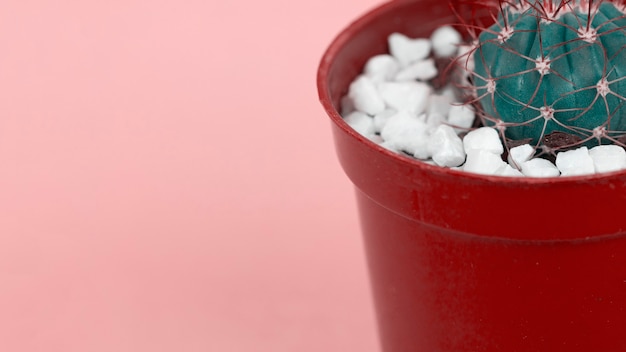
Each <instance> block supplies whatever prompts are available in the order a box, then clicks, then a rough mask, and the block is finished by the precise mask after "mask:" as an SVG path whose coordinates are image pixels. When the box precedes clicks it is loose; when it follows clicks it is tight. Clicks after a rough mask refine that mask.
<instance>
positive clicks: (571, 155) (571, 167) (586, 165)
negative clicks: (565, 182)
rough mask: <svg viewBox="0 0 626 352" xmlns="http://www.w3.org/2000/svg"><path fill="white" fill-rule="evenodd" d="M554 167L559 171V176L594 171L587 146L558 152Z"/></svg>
mask: <svg viewBox="0 0 626 352" xmlns="http://www.w3.org/2000/svg"><path fill="white" fill-rule="evenodd" d="M556 167H557V168H558V169H559V171H561V176H577V175H588V174H593V173H594V172H595V167H594V165H593V159H591V156H589V149H587V147H580V148H578V149H574V150H568V151H566V152H560V153H558V154H557V155H556Z"/></svg>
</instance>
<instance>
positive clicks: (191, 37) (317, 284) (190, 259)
mask: <svg viewBox="0 0 626 352" xmlns="http://www.w3.org/2000/svg"><path fill="white" fill-rule="evenodd" d="M375 4H377V2H376V1H372V0H367V1H363V0H361V1H356V0H348V1H340V2H337V1H307V2H288V1H277V0H269V1H263V2H252V1H249V2H247V3H244V4H242V3H241V2H228V1H219V2H218V1H212V0H209V1H206V0H204V1H200V0H184V1H174V0H154V1H148V0H124V1H122V0H114V1H107V2H104V1H93V0H90V1H78V0H59V1H52V0H40V1H19V2H18V1H4V2H2V4H1V5H0V50H1V52H2V53H1V55H0V87H1V91H0V168H1V172H0V187H1V188H0V351H11V352H13V351H15V352H21V351H25V352H31V351H46V352H56V351H64V352H71V351H81V352H90V351H117V352H124V351H151V352H158V351H224V352H229V351H237V352H238V351H268V352H269V351H272V352H282V351H302V352H307V351H359V352H369V351H372V352H373V351H377V350H378V342H377V338H376V330H375V325H374V318H373V311H372V307H371V298H370V293H369V286H368V282H367V274H366V266H365V261H364V256H363V253H362V247H361V238H360V235H359V230H358V222H357V219H356V210H355V206H354V201H353V194H352V186H351V184H350V182H349V181H348V179H347V177H345V176H344V174H343V172H342V171H341V170H340V167H339V164H338V162H337V160H336V158H335V154H334V150H333V146H332V140H331V136H330V127H329V126H330V125H329V124H330V123H329V122H328V120H327V118H326V117H325V115H324V112H323V110H322V108H321V106H320V105H319V103H318V101H317V92H316V88H315V73H316V69H317V64H318V61H319V59H320V57H321V55H322V53H323V51H324V49H325V48H326V46H327V45H328V44H329V43H330V41H331V40H332V38H333V37H334V36H335V35H336V34H337V33H338V32H339V30H341V29H342V28H343V27H345V26H346V25H347V24H348V23H349V22H350V21H351V20H352V19H354V18H355V17H356V16H358V15H360V14H361V13H363V12H364V11H366V10H367V9H369V8H371V7H372V6H374V5H375Z"/></svg>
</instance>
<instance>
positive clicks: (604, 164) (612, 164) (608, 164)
mask: <svg viewBox="0 0 626 352" xmlns="http://www.w3.org/2000/svg"><path fill="white" fill-rule="evenodd" d="M589 156H590V157H591V159H592V160H593V165H594V167H595V170H596V172H610V171H617V170H622V169H626V151H624V148H622V147H620V146H619V145H599V146H597V147H593V148H591V149H590V150H589Z"/></svg>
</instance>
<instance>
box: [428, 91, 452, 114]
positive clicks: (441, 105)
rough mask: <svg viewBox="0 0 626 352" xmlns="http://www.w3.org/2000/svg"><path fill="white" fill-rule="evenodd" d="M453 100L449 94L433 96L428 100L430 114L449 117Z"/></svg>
mask: <svg viewBox="0 0 626 352" xmlns="http://www.w3.org/2000/svg"><path fill="white" fill-rule="evenodd" d="M452 102H453V99H452V97H450V96H449V95H447V94H441V93H440V94H434V93H433V94H431V95H430V98H428V114H439V115H443V116H448V113H449V112H450V107H451V106H452Z"/></svg>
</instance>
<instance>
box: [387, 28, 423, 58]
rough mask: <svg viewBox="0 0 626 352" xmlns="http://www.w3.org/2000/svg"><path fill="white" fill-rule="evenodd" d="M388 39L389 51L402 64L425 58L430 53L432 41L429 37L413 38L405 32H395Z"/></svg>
mask: <svg viewBox="0 0 626 352" xmlns="http://www.w3.org/2000/svg"><path fill="white" fill-rule="evenodd" d="M387 41H388V43H389V52H390V53H391V55H392V56H393V57H395V58H396V59H397V60H398V62H400V65H402V66H406V65H408V64H410V63H411V62H414V61H417V60H423V59H425V58H427V57H428V55H430V49H431V43H430V40H428V39H424V38H418V39H411V38H409V37H407V36H405V35H404V34H400V33H393V34H391V35H390V36H389V37H388V39H387Z"/></svg>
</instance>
